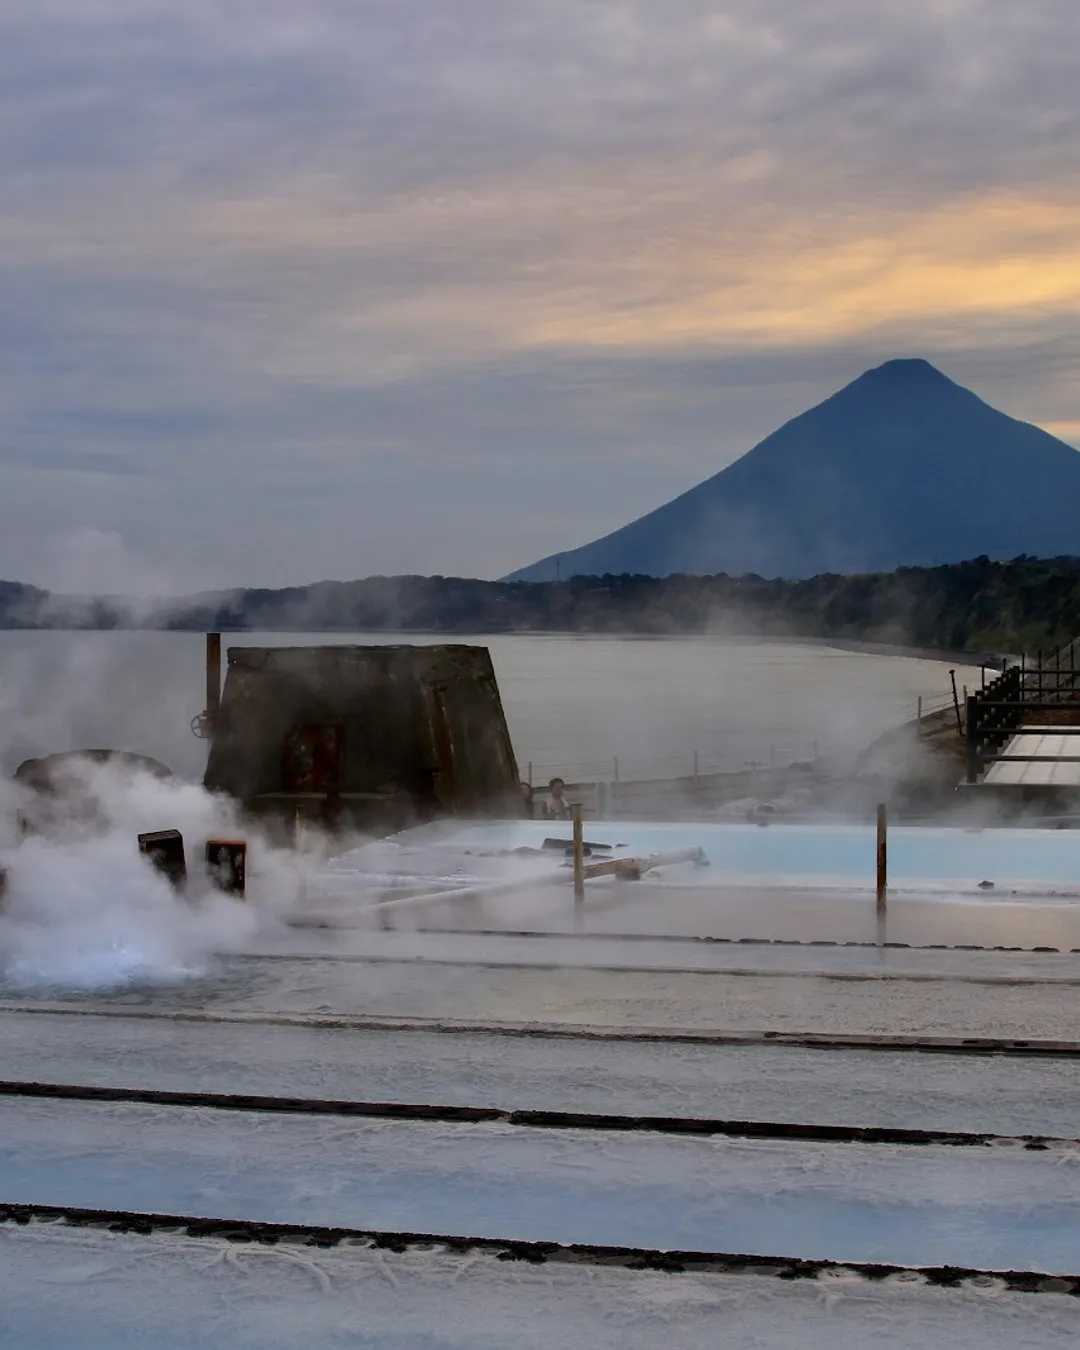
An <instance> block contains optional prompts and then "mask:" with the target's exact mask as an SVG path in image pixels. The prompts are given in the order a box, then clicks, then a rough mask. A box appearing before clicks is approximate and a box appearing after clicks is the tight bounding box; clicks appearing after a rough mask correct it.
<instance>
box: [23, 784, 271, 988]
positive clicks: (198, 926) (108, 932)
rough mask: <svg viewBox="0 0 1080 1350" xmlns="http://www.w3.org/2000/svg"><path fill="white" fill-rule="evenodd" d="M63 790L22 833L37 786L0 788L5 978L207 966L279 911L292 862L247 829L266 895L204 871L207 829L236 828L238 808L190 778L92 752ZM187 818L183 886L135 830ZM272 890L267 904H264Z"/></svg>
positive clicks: (156, 972)
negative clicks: (143, 847)
mask: <svg viewBox="0 0 1080 1350" xmlns="http://www.w3.org/2000/svg"><path fill="white" fill-rule="evenodd" d="M66 786H67V789H68V790H66V791H65V793H64V795H63V797H62V798H58V799H57V800H56V801H55V802H50V803H47V804H46V809H45V811H44V813H43V814H41V815H40V823H41V832H40V833H32V834H30V835H28V836H26V837H20V835H19V830H18V827H17V825H16V821H17V813H18V812H19V811H20V810H22V811H26V810H28V809H29V810H30V811H31V812H32V811H33V804H32V803H31V802H30V794H29V793H26V792H24V791H23V790H21V789H19V788H18V787H17V786H13V785H10V784H8V785H4V786H3V788H2V789H0V819H2V821H3V824H2V825H0V866H2V867H4V868H5V869H6V871H7V876H8V883H7V893H6V896H5V899H4V905H3V913H2V915H0V986H7V988H8V989H9V990H13V989H34V990H39V991H40V990H42V989H62V988H78V989H98V990H105V989H118V988H123V987H126V986H131V985H133V984H143V983H154V982H168V981H173V980H180V979H185V978H189V977H191V976H195V975H200V974H205V973H206V972H207V971H209V970H210V969H211V968H212V966H213V963H214V958H215V957H218V956H221V955H225V954H228V953H232V952H236V951H238V950H240V949H241V948H242V947H243V946H244V944H245V943H246V942H248V941H250V939H251V938H252V936H253V935H254V933H255V932H256V931H257V930H258V929H259V928H260V926H263V925H266V924H268V923H269V924H272V923H273V917H272V916H273V912H274V902H275V899H276V898H281V897H285V896H288V895H289V894H290V893H291V887H292V886H293V885H294V877H293V876H292V875H291V874H290V869H291V868H292V867H293V866H294V864H292V863H290V861H289V860H288V859H287V858H286V857H285V856H284V855H282V854H281V853H279V852H276V851H275V850H274V849H272V848H271V847H270V845H269V844H267V843H266V842H265V841H264V840H261V839H260V838H258V837H257V836H255V837H252V836H251V835H250V832H249V833H248V836H247V837H248V839H249V858H250V866H251V868H252V869H253V870H256V871H258V872H259V873H260V874H261V875H260V892H261V896H262V898H263V901H264V904H263V905H261V906H260V907H259V909H256V908H255V906H253V905H252V904H251V903H249V902H245V901H239V900H236V899H232V898H230V897H227V896H225V895H224V894H222V893H221V892H220V891H218V890H216V889H215V888H214V887H213V886H212V884H211V883H210V881H209V880H208V879H206V878H204V877H203V876H202V874H201V870H200V867H199V855H200V853H201V845H202V842H203V841H204V840H206V839H207V838H211V837H213V836H215V835H221V834H226V835H235V834H237V833H239V827H238V825H237V822H236V818H235V813H234V809H233V807H232V806H231V804H229V803H228V802H226V801H224V800H222V799H220V798H217V797H214V796H212V795H211V794H210V793H207V792H205V791H204V790H203V789H202V788H201V787H197V786H195V785H193V784H184V783H178V782H176V781H173V780H161V779H158V778H155V777H154V776H153V775H152V774H150V773H148V772H145V771H141V770H140V771H135V772H132V771H130V770H126V769H120V768H117V767H116V766H115V765H110V764H92V763H87V762H83V763H82V764H81V765H80V767H79V770H78V772H77V774H76V775H75V777H74V778H73V779H72V781H71V782H70V784H68V785H66ZM172 828H175V829H179V830H180V831H181V832H182V833H183V835H184V839H185V843H186V845H187V854H188V869H189V882H188V888H187V891H186V893H185V894H184V895H183V896H181V895H178V894H177V892H175V891H174V890H173V889H172V887H171V886H170V885H169V883H168V882H167V880H166V879H165V878H164V877H163V876H162V875H161V874H160V873H158V872H157V871H155V869H154V868H153V866H152V865H151V864H150V863H149V862H148V861H147V860H146V859H145V858H144V857H143V856H142V855H141V854H140V853H139V850H138V845H137V835H138V834H139V833H140V832H142V831H148V830H156V829H172ZM267 902H268V904H267Z"/></svg>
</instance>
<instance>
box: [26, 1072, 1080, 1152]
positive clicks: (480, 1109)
mask: <svg viewBox="0 0 1080 1350" xmlns="http://www.w3.org/2000/svg"><path fill="white" fill-rule="evenodd" d="M0 1097H28V1098H35V1099H38V1100H40V1099H43V1098H44V1099H46V1100H49V1101H80V1102H111V1103H116V1102H126V1103H136V1104H140V1105H149V1106H162V1107H198V1108H202V1109H209V1110H214V1111H245V1112H266V1113H270V1114H279V1115H302V1116H328V1115H329V1116H350V1117H354V1118H360V1119H368V1120H395V1121H409V1122H414V1123H423V1122H437V1123H441V1124H466V1125H482V1124H497V1125H513V1126H522V1127H524V1128H526V1129H535V1130H604V1131H611V1132H615V1133H641V1134H672V1135H699V1136H706V1137H715V1136H723V1137H727V1138H732V1139H783V1140H798V1141H801V1142H805V1143H825V1144H908V1145H915V1146H919V1147H928V1146H931V1145H939V1146H940V1145H945V1146H948V1147H951V1148H982V1147H989V1146H992V1145H996V1144H1007V1145H1016V1144H1021V1145H1023V1147H1024V1148H1027V1149H1036V1150H1043V1149H1049V1148H1055V1147H1058V1148H1064V1147H1069V1146H1072V1145H1074V1144H1076V1143H1077V1142H1078V1141H1077V1140H1076V1139H1075V1138H1058V1137H1056V1136H1053V1135H1034V1134H1031V1135H1028V1134H1025V1135H999V1134H985V1133H971V1132H969V1131H962V1130H920V1129H914V1128H907V1127H901V1126H878V1125H815V1124H802V1123H799V1122H795V1121H775V1120H720V1119H714V1118H702V1117H698V1116H625V1115H609V1114H606V1113H598V1112H593V1111H548V1110H516V1111H515V1110H504V1109H502V1108H500V1107H495V1106H444V1105H437V1104H428V1103H413V1102H362V1101H360V1102H358V1101H342V1100H335V1099H327V1098H320V1097H279V1096H269V1095H266V1094H262V1093H241V1092H193V1091H186V1090H185V1091H169V1090H167V1089H162V1088H123V1087H99V1086H96V1085H88V1084H76V1083H32V1082H18V1081H10V1080H9V1081H6V1082H0Z"/></svg>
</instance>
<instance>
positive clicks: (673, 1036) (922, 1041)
mask: <svg viewBox="0 0 1080 1350" xmlns="http://www.w3.org/2000/svg"><path fill="white" fill-rule="evenodd" d="M4 1013H18V1014H19V1015H23V1014H33V1015H38V1016H47V1017H117V1018H132V1019H135V1020H141V1021H155V1022H156V1021H161V1022H182V1023H192V1024H203V1025H207V1026H269V1027H303V1028H306V1029H311V1030H327V1031H339V1030H341V1031H420V1032H427V1033H436V1034H438V1035H448V1036H462V1035H464V1036H506V1037H518V1038H520V1039H522V1040H541V1041H544V1040H557V1041H558V1040H567V1041H611V1042H616V1041H617V1042H620V1043H623V1042H629V1043H630V1044H633V1045H713V1046H729V1045H730V1046H765V1045H779V1046H784V1047H792V1046H795V1047H804V1048H806V1049H809V1050H882V1051H890V1052H892V1051H910V1052H916V1053H920V1054H946V1055H1000V1056H1004V1057H1018V1058H1024V1059H1026V1058H1035V1059H1080V1041H1064V1040H1062V1041H1057V1040H1028V1039H1021V1038H1016V1037H995V1036H923V1035H919V1034H911V1035H905V1034H903V1033H901V1034H884V1033H879V1032H864V1033H858V1032H856V1033H849V1034H848V1035H845V1036H835V1035H829V1034H828V1033H824V1032H812V1031H753V1030H752V1031H730V1030H712V1029H709V1028H705V1027H703V1028H702V1029H701V1030H699V1031H687V1030H682V1031H673V1030H671V1029H670V1028H668V1027H639V1028H635V1029H633V1030H627V1029H626V1028H623V1027H616V1026H587V1025H573V1024H569V1023H565V1022H494V1021H490V1020H485V1021H465V1020H451V1019H447V1018H434V1017H376V1016H368V1017H364V1016H355V1015H352V1014H347V1013H346V1014H324V1013H314V1014H279V1013H207V1012H203V1011H197V1010H191V1011H188V1010H182V1009H166V1010H161V1011H149V1010H147V1009H145V1008H141V1009H137V1008H130V1007H116V1006H100V1005H99V1006H97V1007H87V1006H85V1005H83V1006H72V1005H70V1004H38V1003H0V1017H2V1016H3V1014H4Z"/></svg>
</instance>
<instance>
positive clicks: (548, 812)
mask: <svg viewBox="0 0 1080 1350" xmlns="http://www.w3.org/2000/svg"><path fill="white" fill-rule="evenodd" d="M548 793H549V794H550V798H549V800H548V801H547V803H546V804H545V806H544V817H545V819H547V820H569V819H570V803H569V802H568V801H567V800H566V784H565V783H564V782H563V780H562V779H561V778H553V779H552V780H551V782H550V783H549V784H548Z"/></svg>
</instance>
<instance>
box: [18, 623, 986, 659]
mask: <svg viewBox="0 0 1080 1350" xmlns="http://www.w3.org/2000/svg"><path fill="white" fill-rule="evenodd" d="M205 631H207V630H205V629H202V628H186V627H185V628H169V627H160V628H158V627H150V626H148V625H147V626H143V625H132V626H131V627H123V628H121V627H111V628H110V627H101V628H83V627H65V626H62V625H56V626H50V627H45V626H41V625H38V626H34V627H26V628H16V627H5V628H0V634H2V633H174V634H177V635H179V634H187V635H195V634H198V633H202V632H205ZM212 631H218V632H220V633H221V635H222V637H224V638H243V637H245V636H249V635H263V634H267V635H270V634H272V635H275V636H281V637H303V636H309V635H312V634H319V633H326V634H328V635H329V634H333V635H343V634H350V633H351V634H355V635H356V636H358V637H361V636H362V637H379V638H387V639H393V638H409V637H426V638H442V639H443V640H444V641H445V642H446V643H448V644H452V643H454V642H460V641H462V640H464V639H469V638H554V639H562V640H571V639H574V638H594V639H595V638H602V639H605V640H610V641H612V642H626V641H631V640H632V641H635V642H700V641H707V642H718V643H723V642H727V643H732V644H746V643H759V644H768V645H773V646H786V647H826V648H832V650H833V651H841V652H854V653H856V654H862V655H866V656H892V657H899V658H902V659H906V660H912V661H935V662H938V663H940V664H942V665H949V664H952V665H955V666H963V667H965V668H969V669H975V670H978V669H980V667H985V668H986V669H987V670H1000V669H1001V665H1002V657H1001V656H1000V655H998V654H996V653H990V652H958V651H951V650H949V649H947V648H937V647H918V646H906V645H904V644H900V643H891V642H870V641H863V640H861V639H857V638H839V637H837V638H831V637H810V636H807V635H805V634H784V633H640V632H635V631H634V630H633V629H627V630H626V631H623V632H615V631H612V630H610V629H605V630H600V631H593V632H586V631H584V630H582V629H565V630H555V629H536V628H499V629H489V630H487V631H484V630H482V629H470V630H462V631H455V632H447V631H446V630H444V629H439V628H363V627H352V626H350V627H347V628H332V627H329V626H326V627H319V628H247V627H245V628H226V627H222V628H220V629H217V630H212Z"/></svg>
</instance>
